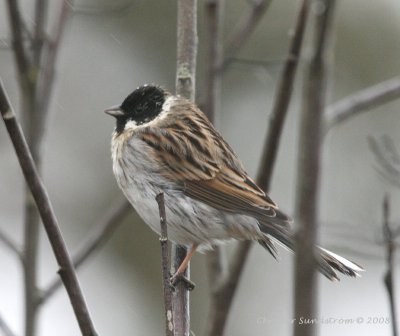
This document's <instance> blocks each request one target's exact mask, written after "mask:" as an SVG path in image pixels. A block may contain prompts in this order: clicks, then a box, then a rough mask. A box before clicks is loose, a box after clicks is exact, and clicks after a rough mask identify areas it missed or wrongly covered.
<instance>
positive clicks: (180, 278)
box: [170, 273, 196, 291]
mask: <svg viewBox="0 0 400 336" xmlns="http://www.w3.org/2000/svg"><path fill="white" fill-rule="evenodd" d="M180 282H182V283H183V285H184V286H185V288H186V290H188V291H192V290H193V289H194V288H195V287H196V284H195V283H194V282H192V281H190V280H189V279H188V278H186V277H185V276H184V275H183V274H176V273H175V274H174V275H173V276H171V279H170V286H171V288H172V290H173V291H175V289H176V285H177V284H178V283H180Z"/></svg>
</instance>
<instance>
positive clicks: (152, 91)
mask: <svg viewBox="0 0 400 336" xmlns="http://www.w3.org/2000/svg"><path fill="white" fill-rule="evenodd" d="M166 96H167V93H166V92H165V91H164V90H163V89H162V88H160V87H158V86H154V85H144V86H141V87H139V88H137V89H136V90H135V91H133V92H132V93H131V94H130V95H129V96H128V97H126V98H125V100H124V101H123V102H122V104H121V105H120V106H117V107H112V108H109V109H107V110H106V111H105V112H106V113H107V114H109V115H111V116H113V117H115V118H116V119H117V128H116V131H117V132H118V133H120V132H122V131H123V130H124V128H125V125H126V123H127V122H128V121H130V120H132V121H134V122H135V123H136V125H142V124H144V123H147V122H149V121H151V120H153V119H154V118H155V117H157V116H158V115H159V113H160V112H161V110H162V106H163V104H164V102H165V99H166Z"/></svg>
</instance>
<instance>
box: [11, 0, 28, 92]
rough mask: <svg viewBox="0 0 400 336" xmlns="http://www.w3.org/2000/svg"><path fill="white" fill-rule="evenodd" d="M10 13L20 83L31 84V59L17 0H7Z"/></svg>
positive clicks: (23, 84) (24, 85)
mask: <svg viewBox="0 0 400 336" xmlns="http://www.w3.org/2000/svg"><path fill="white" fill-rule="evenodd" d="M7 4H8V13H9V18H10V26H11V35H12V43H13V48H14V51H15V52H14V55H15V60H16V64H17V68H18V73H19V74H20V83H21V84H22V87H26V85H29V81H30V77H29V69H30V66H29V59H28V55H27V51H26V49H25V46H24V40H23V33H22V27H23V26H24V24H23V22H22V17H21V13H20V11H19V8H18V1H17V0H7Z"/></svg>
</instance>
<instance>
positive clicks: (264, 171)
mask: <svg viewBox="0 0 400 336" xmlns="http://www.w3.org/2000/svg"><path fill="white" fill-rule="evenodd" d="M308 6H309V0H303V2H302V4H301V7H300V9H299V13H298V16H297V19H296V27H295V33H294V35H293V38H292V41H291V44H290V48H289V54H288V57H287V59H286V62H285V65H284V68H283V71H282V74H281V78H280V81H279V83H280V84H279V85H278V89H277V95H276V100H275V104H274V108H273V111H272V117H271V122H270V125H269V126H270V127H269V130H268V136H267V138H266V142H265V145H264V151H263V152H264V154H263V157H262V160H261V163H260V168H259V172H258V177H257V184H258V185H260V186H261V187H262V188H263V189H264V190H265V191H268V189H269V184H270V181H271V177H272V171H273V167H274V164H275V161H276V153H277V150H278V147H279V139H280V136H281V134H282V129H283V124H284V121H285V119H286V115H287V113H286V112H287V109H288V106H289V101H290V98H291V91H292V87H293V82H294V77H295V73H296V69H297V64H298V59H299V55H300V50H301V44H302V41H303V35H304V30H305V25H306V21H307V20H306V18H307V13H308ZM250 247H251V243H250V242H240V243H239V245H238V247H237V249H236V250H235V252H234V255H233V257H232V258H231V263H230V265H229V267H228V270H227V272H226V275H225V276H224V277H222V279H221V281H220V283H218V285H217V286H216V288H215V289H214V290H213V295H212V302H211V303H212V304H211V307H212V310H211V311H210V313H209V317H210V318H209V322H208V325H207V333H206V335H222V334H223V330H224V328H225V324H226V320H227V317H228V314H229V311H230V307H231V302H232V300H233V296H234V294H235V292H236V288H237V286H238V284H239V281H240V275H241V274H242V271H243V267H244V265H245V262H246V260H247V256H248V253H249V251H250Z"/></svg>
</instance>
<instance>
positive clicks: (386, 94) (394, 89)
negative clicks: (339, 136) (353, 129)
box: [324, 76, 400, 134]
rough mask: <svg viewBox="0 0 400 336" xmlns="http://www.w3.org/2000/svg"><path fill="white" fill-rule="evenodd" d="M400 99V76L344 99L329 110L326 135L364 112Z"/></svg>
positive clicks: (325, 122)
mask: <svg viewBox="0 0 400 336" xmlns="http://www.w3.org/2000/svg"><path fill="white" fill-rule="evenodd" d="M398 98H400V77H399V76H397V77H394V78H392V79H389V80H387V81H384V82H381V83H378V84H375V85H373V86H370V87H368V88H366V89H364V90H361V91H359V92H357V93H354V94H352V95H350V96H348V97H346V98H343V99H341V100H339V101H338V102H336V103H334V104H332V105H331V106H329V107H328V108H327V111H326V114H325V121H324V133H325V134H326V133H328V132H329V131H330V130H331V129H332V128H334V127H335V126H338V125H340V124H341V123H343V122H345V121H347V120H349V119H351V118H353V117H355V116H357V115H359V114H361V113H363V112H366V111H368V110H371V109H373V108H375V107H377V106H379V105H382V104H386V103H388V102H390V101H392V100H395V99H398Z"/></svg>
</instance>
